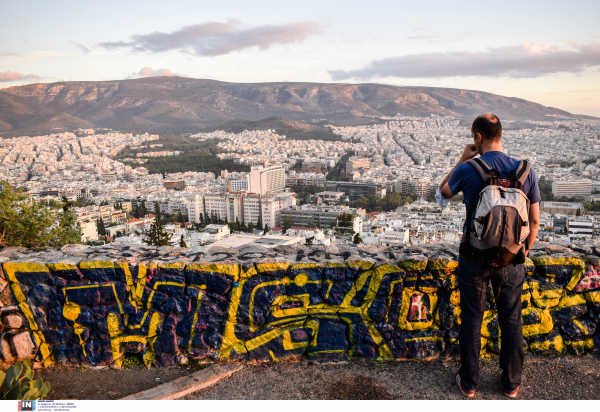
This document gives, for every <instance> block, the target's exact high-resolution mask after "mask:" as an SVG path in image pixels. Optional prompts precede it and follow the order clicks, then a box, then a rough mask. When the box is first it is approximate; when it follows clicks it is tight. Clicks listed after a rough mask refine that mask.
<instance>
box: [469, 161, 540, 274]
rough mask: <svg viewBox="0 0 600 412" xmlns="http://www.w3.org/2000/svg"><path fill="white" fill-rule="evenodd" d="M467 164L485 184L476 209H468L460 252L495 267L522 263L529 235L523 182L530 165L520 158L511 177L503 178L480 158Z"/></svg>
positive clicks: (527, 209) (527, 203)
mask: <svg viewBox="0 0 600 412" xmlns="http://www.w3.org/2000/svg"><path fill="white" fill-rule="evenodd" d="M468 163H469V164H470V165H471V166H473V167H474V168H475V170H477V173H478V174H479V176H480V177H481V179H482V180H483V183H484V187H483V189H482V190H481V192H480V193H479V201H478V202H477V206H476V207H475V210H473V209H471V210H470V211H467V223H466V231H465V233H464V234H463V238H462V240H461V245H460V254H461V255H470V256H473V257H476V258H477V259H482V260H483V261H484V262H485V263H486V264H487V265H489V266H493V267H504V266H507V265H508V264H510V263H523V262H524V261H525V251H524V245H525V240H526V239H527V236H528V235H529V199H528V198H527V196H526V195H525V193H524V192H523V185H524V183H525V180H526V179H527V176H528V175H529V170H530V169H531V165H530V164H529V162H528V161H527V160H521V161H520V162H519V165H518V166H517V168H516V169H515V170H513V171H512V172H511V176H510V178H503V177H501V176H500V173H499V172H498V171H497V170H495V169H491V168H490V167H489V165H488V164H487V163H486V162H485V161H484V160H482V159H480V158H477V159H471V160H469V161H468ZM515 258H516V259H515Z"/></svg>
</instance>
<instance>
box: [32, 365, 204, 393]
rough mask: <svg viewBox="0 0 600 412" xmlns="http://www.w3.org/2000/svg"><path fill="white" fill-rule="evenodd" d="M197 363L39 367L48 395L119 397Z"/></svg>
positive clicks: (191, 369)
mask: <svg viewBox="0 0 600 412" xmlns="http://www.w3.org/2000/svg"><path fill="white" fill-rule="evenodd" d="M199 369H200V368H199V367H198V366H193V367H186V366H176V367H172V368H151V369H148V368H146V367H145V366H143V365H140V364H136V365H133V366H132V367H130V368H123V369H110V368H102V369H93V368H77V367H57V368H49V369H43V370H39V371H36V376H35V377H36V378H37V377H38V376H40V377H42V379H44V380H46V381H48V382H50V393H49V394H48V399H88V400H91V399H109V400H110V399H120V398H123V397H125V396H128V395H132V394H134V393H138V392H141V391H145V390H146V389H150V388H153V387H155V386H158V385H161V384H163V383H165V382H169V381H172V380H175V379H177V378H180V377H181V376H185V375H189V374H191V373H194V372H196V371H198V370H199Z"/></svg>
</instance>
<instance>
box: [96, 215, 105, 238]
mask: <svg viewBox="0 0 600 412" xmlns="http://www.w3.org/2000/svg"><path fill="white" fill-rule="evenodd" d="M96 228H97V229H98V234H99V235H101V236H106V227H105V226H104V220H102V216H100V219H98V220H97V221H96Z"/></svg>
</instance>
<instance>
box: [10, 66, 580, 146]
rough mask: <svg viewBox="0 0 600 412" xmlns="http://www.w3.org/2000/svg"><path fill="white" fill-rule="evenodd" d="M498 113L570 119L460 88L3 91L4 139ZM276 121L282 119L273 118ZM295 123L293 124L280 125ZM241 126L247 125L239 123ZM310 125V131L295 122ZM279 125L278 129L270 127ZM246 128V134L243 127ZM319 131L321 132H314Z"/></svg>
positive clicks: (157, 81)
mask: <svg viewBox="0 0 600 412" xmlns="http://www.w3.org/2000/svg"><path fill="white" fill-rule="evenodd" d="M488 111H492V112H493V113H496V114H497V115H498V116H499V117H500V118H501V119H506V120H524V119H532V120H536V119H539V120H541V119H547V117H546V115H548V114H559V115H565V116H569V115H570V113H567V112H565V111H562V110H559V109H554V108H551V107H545V106H542V105H540V104H536V103H532V102H529V101H526V100H523V99H518V98H514V97H504V96H498V95H494V94H491V93H485V92H478V91H472V90H461V89H444V88H430V87H396V86H388V85H381V84H335V83H332V84H326V83H226V82H220V81H215V80H205V79H190V78H182V77H152V78H142V79H131V80H115V81H101V82H59V83H39V84H29V85H25V86H15V87H9V88H5V89H0V136H2V137H8V136H14V135H23V134H33V133H48V132H58V131H61V130H72V129H73V128H77V127H105V128H111V129H114V130H122V131H148V132H159V131H160V132H165V131H166V132H197V131H200V130H202V129H206V128H210V127H214V126H217V125H223V124H225V125H226V127H227V128H229V129H230V130H237V129H238V128H239V127H244V126H243V125H244V123H245V121H247V120H250V121H260V122H262V121H263V119H267V120H266V121H265V123H264V124H261V123H260V122H258V123H257V124H255V125H254V127H263V126H264V127H265V128H271V129H273V128H274V129H276V130H286V128H288V129H290V128H291V129H294V128H297V127H301V128H306V132H317V131H318V130H319V129H314V130H311V127H312V124H315V123H316V124H322V123H323V122H326V123H327V122H328V123H332V122H334V123H337V124H340V125H355V124H368V123H373V121H374V120H373V119H372V118H368V117H365V116H381V115H395V114H397V113H401V114H406V115H429V114H438V115H451V116H457V117H462V118H465V117H466V118H472V117H473V116H475V115H477V114H480V113H483V112H488ZM274 117H276V120H273V119H271V120H269V118H274ZM281 117H283V118H286V119H291V120H287V121H288V122H290V123H289V124H286V123H285V122H284V121H282V120H280V119H279V118H281ZM240 119H242V120H240ZM292 121H296V122H306V123H309V124H305V125H304V126H298V125H297V124H294V123H292ZM271 122H275V123H276V127H270V126H269V127H267V126H268V124H269V123H271ZM238 126H239V127H238ZM315 127H319V126H317V125H315Z"/></svg>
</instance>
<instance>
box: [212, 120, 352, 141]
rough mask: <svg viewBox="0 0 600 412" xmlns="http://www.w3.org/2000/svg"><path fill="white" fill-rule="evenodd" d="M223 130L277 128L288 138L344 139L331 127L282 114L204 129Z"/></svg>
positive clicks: (276, 130) (237, 131) (277, 130)
mask: <svg viewBox="0 0 600 412" xmlns="http://www.w3.org/2000/svg"><path fill="white" fill-rule="evenodd" d="M215 130H223V131H225V132H228V133H241V132H243V131H244V130H275V132H277V133H278V134H281V135H285V136H286V138H288V139H295V140H310V139H318V140H329V141H335V140H342V138H341V137H340V136H339V135H336V134H335V133H333V132H332V131H331V129H330V128H328V127H324V126H322V125H317V124H307V123H302V122H298V121H295V120H290V119H286V118H284V117H281V116H273V117H269V118H267V119H261V120H256V121H253V120H242V119H238V120H232V121H230V122H227V123H224V124H221V125H218V126H213V127H208V128H206V129H204V130H202V131H204V132H213V131H215Z"/></svg>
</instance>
